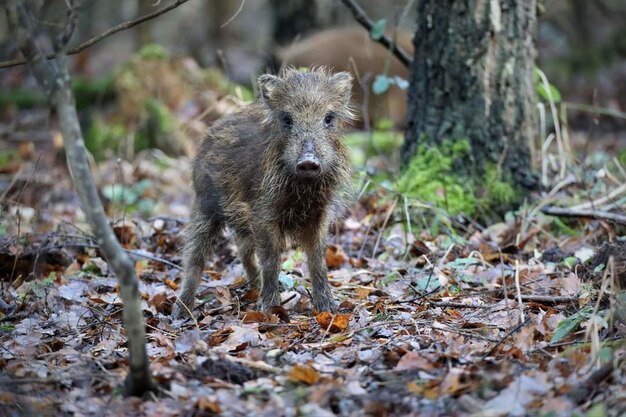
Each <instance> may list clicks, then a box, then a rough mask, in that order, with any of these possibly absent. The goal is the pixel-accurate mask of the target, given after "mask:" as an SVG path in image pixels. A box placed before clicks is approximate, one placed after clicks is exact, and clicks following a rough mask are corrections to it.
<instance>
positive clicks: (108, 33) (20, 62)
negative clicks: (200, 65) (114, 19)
mask: <svg viewBox="0 0 626 417" xmlns="http://www.w3.org/2000/svg"><path fill="white" fill-rule="evenodd" d="M187 1H189V0H176V2H174V3H172V4H170V5H169V6H167V7H164V8H162V9H159V10H157V11H155V12H152V13H148V14H147V15H144V16H141V17H139V18H137V19H135V20H127V21H126V22H123V23H120V24H119V25H117V26H114V27H112V28H111V29H109V30H107V31H105V32H102V33H101V34H99V35H96V36H94V37H93V38H91V39H89V40H87V41H85V42H83V43H81V44H80V45H76V46H74V47H72V48H69V49H68V50H67V51H66V54H67V55H74V54H77V53H79V52H81V51H82V50H84V49H86V48H89V47H90V46H92V45H93V44H96V43H98V42H100V41H101V40H103V39H104V38H107V37H109V36H111V35H114V34H116V33H117V32H121V31H122V30H125V29H130V28H132V27H134V26H137V25H138V24H140V23H143V22H145V21H147V20H151V19H154V18H155V17H158V16H161V15H162V14H164V13H167V12H169V11H170V10H172V9H175V8H177V7H178V6H180V5H181V4H183V3H186V2H187ZM55 55H56V53H54V52H51V53H49V54H47V55H46V56H45V59H52V58H54V57H55ZM26 63H27V61H26V59H25V58H18V59H13V60H10V61H2V62H0V68H9V67H16V66H18V65H24V64H26Z"/></svg>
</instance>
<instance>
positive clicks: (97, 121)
mask: <svg viewBox="0 0 626 417" xmlns="http://www.w3.org/2000/svg"><path fill="white" fill-rule="evenodd" d="M127 136H128V131H127V130H126V128H125V127H124V125H123V124H121V123H117V122H105V121H104V120H103V119H102V118H101V117H95V118H94V119H93V121H92V123H91V126H89V129H88V130H87V132H86V134H85V146H86V147H87V149H88V150H89V152H91V153H92V154H93V156H94V158H96V159H97V160H100V159H103V158H104V157H105V156H106V151H107V150H111V149H115V150H117V148H118V147H119V144H120V143H123V141H124V139H125V138H126V137H127Z"/></svg>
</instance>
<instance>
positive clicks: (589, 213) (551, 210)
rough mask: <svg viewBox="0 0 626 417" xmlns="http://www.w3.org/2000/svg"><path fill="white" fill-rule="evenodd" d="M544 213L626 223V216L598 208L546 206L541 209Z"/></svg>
mask: <svg viewBox="0 0 626 417" xmlns="http://www.w3.org/2000/svg"><path fill="white" fill-rule="evenodd" d="M541 212H542V213H543V214H547V215H549V216H557V217H587V218H590V219H595V220H608V221H612V222H615V223H619V224H623V225H626V216H624V215H622V214H617V213H609V212H606V211H598V210H572V209H568V208H563V207H555V206H545V207H543V208H542V209H541Z"/></svg>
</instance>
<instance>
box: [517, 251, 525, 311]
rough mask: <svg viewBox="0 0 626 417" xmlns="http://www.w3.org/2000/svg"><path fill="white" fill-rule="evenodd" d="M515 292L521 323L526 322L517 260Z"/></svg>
mask: <svg viewBox="0 0 626 417" xmlns="http://www.w3.org/2000/svg"><path fill="white" fill-rule="evenodd" d="M515 291H516V292H517V304H518V307H519V319H520V322H524V321H526V320H524V304H523V303H522V289H521V287H520V283H519V261H518V260H517V259H516V260H515Z"/></svg>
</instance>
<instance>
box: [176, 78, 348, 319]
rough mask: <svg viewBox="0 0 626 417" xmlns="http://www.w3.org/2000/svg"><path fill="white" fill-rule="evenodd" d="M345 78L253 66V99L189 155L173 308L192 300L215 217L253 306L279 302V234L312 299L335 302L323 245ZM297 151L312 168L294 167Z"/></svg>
mask: <svg viewBox="0 0 626 417" xmlns="http://www.w3.org/2000/svg"><path fill="white" fill-rule="evenodd" d="M351 86H352V78H351V76H350V75H349V74H347V73H337V74H332V73H330V72H329V71H328V70H327V69H325V68H313V69H311V70H310V71H309V72H299V71H297V70H295V69H293V68H287V69H285V70H283V71H282V72H281V74H280V75H279V76H272V75H262V76H261V77H260V78H259V96H258V98H257V100H256V101H255V102H254V103H252V104H250V105H249V106H247V107H245V108H243V109H241V110H240V111H238V112H236V113H234V114H232V115H229V116H226V117H224V118H222V119H221V120H219V121H218V122H217V123H216V124H215V125H214V126H213V127H212V128H211V129H210V130H209V132H208V133H207V135H206V137H205V139H204V140H203V142H202V144H201V146H200V150H199V152H198V155H197V157H196V159H195V160H194V164H193V187H194V191H195V200H194V206H193V209H192V216H191V221H190V223H189V225H188V227H187V230H186V238H185V248H184V254H183V257H184V270H185V271H184V278H183V285H182V291H181V294H180V301H179V303H177V305H176V306H174V314H175V315H176V316H180V315H182V314H184V313H185V312H186V311H187V309H189V310H191V309H192V308H193V304H194V299H195V294H196V291H197V287H198V284H199V281H200V278H201V275H202V270H203V269H204V266H205V257H206V254H207V252H208V251H209V250H210V249H211V247H212V245H213V242H214V240H215V238H216V236H217V235H219V233H221V231H222V229H223V227H224V226H225V225H227V226H229V227H230V228H231V229H232V231H233V233H234V236H235V241H236V244H237V248H238V250H239V256H240V258H241V260H242V263H243V266H244V269H245V271H246V275H247V276H248V280H249V282H250V283H251V285H252V286H256V287H260V288H261V297H260V304H261V308H262V309H264V310H267V309H269V308H270V307H272V306H275V305H279V304H280V293H279V288H278V274H279V272H280V256H281V253H282V252H283V251H284V249H285V246H286V239H287V238H289V239H292V240H293V241H294V242H296V243H298V244H299V245H301V246H302V248H303V250H304V251H305V253H306V254H307V261H308V265H309V271H310V273H311V279H312V284H313V292H312V296H313V306H314V307H315V308H316V309H317V310H320V311H333V310H335V309H336V307H335V303H334V301H333V298H332V293H331V290H330V286H329V284H328V280H327V277H326V273H327V270H326V261H325V245H326V239H327V233H328V225H329V222H330V221H331V220H332V219H333V218H334V217H335V216H336V215H337V214H338V213H337V212H338V210H339V208H340V207H341V201H342V197H343V194H344V192H345V190H346V187H347V185H348V184H349V181H350V161H349V155H348V149H347V148H346V146H345V145H344V144H343V142H342V131H343V128H344V126H345V125H346V124H347V123H349V122H350V121H351V119H352V117H353V111H352V108H351V107H350V95H351ZM305 159H306V160H307V161H309V160H311V161H314V166H315V174H311V172H310V171H306V172H304V174H303V171H302V169H303V168H302V167H303V166H304V165H303V163H302V161H303V160H305ZM307 167H310V165H307ZM307 169H309V168H307ZM305 174H306V175H305ZM257 258H258V261H257ZM259 264H260V265H259Z"/></svg>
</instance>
